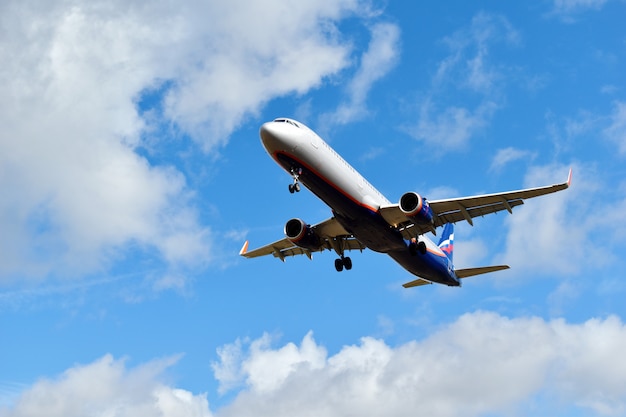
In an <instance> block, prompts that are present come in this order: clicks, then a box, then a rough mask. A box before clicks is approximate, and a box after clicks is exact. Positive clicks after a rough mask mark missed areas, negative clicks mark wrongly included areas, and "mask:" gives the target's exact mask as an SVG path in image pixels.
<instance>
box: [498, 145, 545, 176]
mask: <svg viewBox="0 0 626 417" xmlns="http://www.w3.org/2000/svg"><path fill="white" fill-rule="evenodd" d="M532 157H534V155H533V153H532V152H530V151H525V150H522V149H517V148H513V147H511V146H509V147H508V148H503V149H498V152H496V154H495V156H494V157H493V161H491V166H490V167H489V170H490V171H500V170H501V169H502V168H504V166H506V165H507V164H508V163H509V162H513V161H517V160H519V159H524V158H532Z"/></svg>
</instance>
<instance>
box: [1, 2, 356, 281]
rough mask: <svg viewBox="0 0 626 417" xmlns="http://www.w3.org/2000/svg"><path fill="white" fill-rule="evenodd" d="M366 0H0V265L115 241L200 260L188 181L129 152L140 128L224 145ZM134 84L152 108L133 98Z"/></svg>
mask: <svg viewBox="0 0 626 417" xmlns="http://www.w3.org/2000/svg"><path fill="white" fill-rule="evenodd" d="M367 6H368V3H367V2H366V1H360V0H341V1H322V2H319V1H315V2H314V1H310V2H295V3H290V4H287V3H285V2H280V1H272V2H269V3H268V2H262V3H261V2H255V1H246V0H239V1H237V2H235V3H233V2H232V1H230V2H223V1H212V2H204V1H195V0H188V1H186V2H183V3H180V2H178V3H171V2H166V1H157V2H151V3H150V4H143V3H138V2H128V1H112V2H111V1H90V2H82V1H78V0H71V1H51V2H45V4H34V3H29V2H20V1H5V2H2V4H1V5H0V27H1V28H2V29H0V30H1V31H2V32H1V35H0V61H2V63H3V65H2V66H1V67H0V110H1V111H0V187H1V188H2V190H3V198H2V199H1V201H0V229H2V235H1V237H0V280H6V279H7V277H16V276H20V277H27V276H35V277H46V276H49V275H51V274H53V275H54V274H57V275H79V274H83V273H87V272H93V271H96V270H99V269H101V268H103V267H106V266H107V265H108V262H110V261H111V260H112V259H117V258H118V257H120V256H122V255H121V254H123V253H124V252H125V251H127V250H128V249H135V250H140V251H145V252H146V253H157V254H158V256H160V257H161V258H162V259H163V260H164V261H165V262H166V263H167V264H169V265H174V266H173V268H176V265H183V266H189V265H195V266H197V265H199V264H200V265H203V264H204V263H205V262H207V261H210V260H211V253H212V251H211V242H212V234H211V230H210V228H209V227H207V226H205V225H203V224H202V223H201V221H200V220H199V215H198V210H197V208H196V200H195V196H194V193H193V192H192V191H191V190H190V189H189V187H188V185H187V182H186V178H185V177H184V175H183V174H182V173H181V172H180V171H179V170H177V169H176V168H174V167H172V166H167V165H155V164H153V163H151V162H150V160H149V159H147V158H145V157H144V156H142V154H141V153H140V152H139V150H140V149H141V147H142V146H143V145H144V144H146V143H147V140H146V137H149V136H150V135H151V134H155V133H154V131H153V130H152V129H153V128H154V125H163V126H168V129H169V130H170V131H171V132H173V134H174V135H182V134H184V135H188V136H189V137H191V138H192V139H193V140H194V141H195V142H196V143H197V144H199V146H201V147H202V148H203V149H204V150H206V151H207V152H210V151H211V150H213V149H215V147H217V146H221V145H223V144H225V143H226V139H227V137H228V135H229V134H230V133H231V132H232V131H233V129H235V128H237V127H238V126H239V124H240V123H241V122H242V120H244V119H245V118H246V117H247V116H250V115H253V114H255V113H256V112H257V111H258V110H259V109H260V108H261V106H262V105H263V104H264V103H266V102H267V101H269V100H271V99H272V98H273V97H276V96H280V95H285V94H289V93H294V92H295V93H303V92H306V91H308V90H309V89H311V88H313V87H316V86H318V85H319V84H320V83H321V82H322V81H323V79H324V77H327V76H329V75H332V74H335V73H337V72H338V71H340V70H341V69H342V68H344V67H346V66H347V65H349V58H350V53H351V46H350V41H349V39H347V38H345V37H344V36H343V34H342V33H341V32H340V31H339V28H338V26H337V24H338V22H340V21H341V20H342V19H343V18H345V17H348V16H361V14H363V15H368V13H367V12H366V11H365V10H367V8H368V7H367ZM285 40H288V41H285ZM148 91H150V92H153V91H159V92H160V94H161V96H160V97H157V100H160V102H159V104H158V105H157V106H156V107H157V108H158V111H156V112H144V113H142V111H141V109H139V108H138V107H139V104H138V103H139V102H141V98H142V97H143V95H144V94H145V93H146V92H148ZM155 119H156V120H155ZM161 140H163V139H161ZM165 140H171V137H169V138H166V139H165ZM148 141H149V142H150V144H151V145H154V144H155V140H152V139H148ZM156 142H157V143H156V146H158V145H159V143H158V140H157V141H156ZM174 273H175V272H174Z"/></svg>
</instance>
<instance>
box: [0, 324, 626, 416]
mask: <svg viewBox="0 0 626 417" xmlns="http://www.w3.org/2000/svg"><path fill="white" fill-rule="evenodd" d="M625 349H626V326H625V325H624V323H622V322H621V320H620V319H619V318H617V317H608V318H605V319H590V320H588V321H586V322H584V323H580V324H573V323H568V322H565V321H564V320H562V319H557V320H551V321H545V320H544V319H541V318H538V317H528V318H516V319H511V318H507V317H503V316H500V315H498V314H496V313H490V312H475V313H468V314H465V315H463V316H461V317H459V318H458V319H457V320H456V321H455V322H453V323H451V324H449V325H447V326H444V327H442V328H440V329H439V330H437V331H435V332H434V333H433V334H431V335H430V336H428V337H427V338H425V339H423V340H415V341H409V342H407V343H404V344H402V345H399V346H395V347H394V346H390V345H388V344H387V343H385V341H383V340H380V339H374V338H372V337H364V338H362V339H361V341H360V343H359V344H356V345H351V346H345V347H344V348H342V349H341V350H340V351H339V352H337V353H336V354H333V355H330V356H329V355H328V353H327V350H326V348H325V347H324V346H322V345H320V344H318V343H317V342H316V341H315V340H314V339H313V337H312V335H311V333H308V334H307V335H306V336H305V337H304V338H303V340H302V342H301V343H300V345H299V346H298V345H295V344H293V343H287V344H285V345H284V346H281V347H272V343H271V338H270V337H269V336H267V335H264V336H263V337H261V338H260V339H257V340H253V341H243V342H242V341H238V342H236V343H235V344H234V345H226V346H224V347H222V348H221V349H220V350H219V356H220V362H219V363H216V364H214V365H213V368H214V370H215V376H216V378H217V379H218V381H219V382H220V386H221V387H222V393H225V392H227V391H229V390H234V389H236V390H237V391H238V392H237V393H236V396H234V399H233V400H232V402H230V403H229V404H227V405H225V406H224V407H223V408H222V409H220V410H217V411H216V412H215V413H212V412H211V410H210V409H209V404H208V401H207V398H206V394H199V395H198V394H193V393H192V392H189V391H187V390H184V389H181V388H177V387H174V386H171V384H167V383H165V382H163V381H164V379H167V378H166V377H165V375H164V374H165V371H166V370H167V368H168V367H169V366H171V365H173V364H174V363H175V362H176V360H177V358H170V359H165V360H156V361H152V362H148V363H146V364H143V365H140V366H137V367H134V368H128V367H127V366H126V364H125V361H124V360H115V359H113V358H112V357H111V356H110V355H106V356H104V357H103V358H101V359H99V360H97V361H95V362H93V363H91V364H88V365H76V366H74V367H72V368H70V369H68V370H67V371H65V372H64V373H63V374H62V375H60V376H59V377H56V378H52V379H41V380H39V381H38V382H36V383H35V384H33V385H32V386H31V387H29V388H26V389H24V390H23V391H22V392H21V394H19V395H17V396H16V395H15V394H14V393H12V394H11V398H12V399H13V400H12V401H11V402H10V404H8V405H6V403H5V404H3V405H0V417H26V416H39V415H46V416H50V417H55V416H63V417H72V416H81V417H82V416H91V415H94V416H95V415H98V416H104V415H116V416H133V417H141V416H154V415H159V416H177V417H186V416H210V415H212V414H216V415H219V416H241V415H255V416H258V417H262V416H293V415H303V414H305V415H325V416H329V417H332V416H343V415H348V414H350V415H361V416H375V415H381V414H389V415H397V416H405V415H406V416H414V415H435V416H455V415H460V414H463V415H467V416H482V415H494V414H509V413H513V414H518V413H519V414H528V413H532V414H541V415H543V414H555V413H556V414H567V413H580V412H583V413H584V412H587V413H589V412H590V413H593V414H595V415H622V414H623V413H624V412H626V363H624V362H623V361H616V360H615V358H619V357H620V355H621V353H622V352H623V351H624V350H625ZM226 352H229V353H226Z"/></svg>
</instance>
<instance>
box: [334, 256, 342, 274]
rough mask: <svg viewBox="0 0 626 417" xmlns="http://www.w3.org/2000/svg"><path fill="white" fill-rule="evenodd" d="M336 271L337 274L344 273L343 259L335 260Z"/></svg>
mask: <svg viewBox="0 0 626 417" xmlns="http://www.w3.org/2000/svg"><path fill="white" fill-rule="evenodd" d="M335 269H336V270H337V272H341V271H343V262H342V260H341V259H335Z"/></svg>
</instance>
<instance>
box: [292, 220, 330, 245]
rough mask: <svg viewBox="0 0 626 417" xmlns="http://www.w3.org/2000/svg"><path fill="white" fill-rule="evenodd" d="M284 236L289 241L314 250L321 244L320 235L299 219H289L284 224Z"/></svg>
mask: <svg viewBox="0 0 626 417" xmlns="http://www.w3.org/2000/svg"><path fill="white" fill-rule="evenodd" d="M285 236H287V239H289V241H290V242H291V243H293V244H294V245H296V246H299V247H301V248H304V249H310V250H315V249H318V248H319V247H320V244H321V241H320V237H319V236H318V235H317V234H316V233H315V231H314V230H313V229H312V228H311V226H310V225H308V224H306V223H305V222H304V221H302V220H301V219H291V220H289V221H288V222H287V223H286V224H285Z"/></svg>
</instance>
